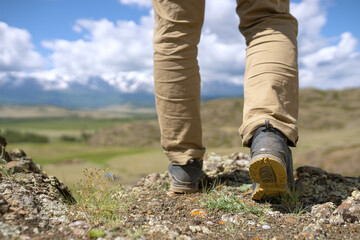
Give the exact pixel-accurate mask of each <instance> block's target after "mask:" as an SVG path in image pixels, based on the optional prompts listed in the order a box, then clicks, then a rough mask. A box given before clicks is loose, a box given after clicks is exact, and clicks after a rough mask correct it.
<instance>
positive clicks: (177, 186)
mask: <svg viewBox="0 0 360 240" xmlns="http://www.w3.org/2000/svg"><path fill="white" fill-rule="evenodd" d="M168 170H169V173H170V176H171V183H170V190H171V191H173V192H174V193H195V192H198V191H199V179H200V176H201V173H202V161H201V162H200V161H198V160H195V159H190V160H189V162H188V163H187V165H173V164H170V165H169V167H168Z"/></svg>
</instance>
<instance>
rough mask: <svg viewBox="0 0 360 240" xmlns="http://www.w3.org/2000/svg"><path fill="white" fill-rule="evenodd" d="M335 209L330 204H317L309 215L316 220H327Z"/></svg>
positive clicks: (333, 205) (332, 204)
mask: <svg viewBox="0 0 360 240" xmlns="http://www.w3.org/2000/svg"><path fill="white" fill-rule="evenodd" d="M335 208H336V207H335V204H334V203H332V202H327V203H323V204H318V205H315V206H313V207H312V208H311V214H312V215H313V216H315V217H316V218H328V217H330V215H331V214H332V212H333V211H334V210H335Z"/></svg>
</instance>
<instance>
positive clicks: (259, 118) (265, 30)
mask: <svg viewBox="0 0 360 240" xmlns="http://www.w3.org/2000/svg"><path fill="white" fill-rule="evenodd" d="M237 3H238V6H237V9H236V10H237V13H238V15H239V17H240V25H239V29H240V31H241V33H242V34H243V35H244V37H245V38H246V44H247V52H246V70H245V80H244V100H245V103H244V116H243V124H242V125H241V127H240V129H239V133H240V135H241V137H242V141H243V145H244V146H249V144H250V143H251V138H252V136H253V134H254V133H255V131H256V129H257V128H258V127H260V126H263V125H264V122H265V119H269V120H270V124H271V125H272V126H273V127H274V128H276V129H278V130H279V131H281V132H282V133H283V134H284V135H285V136H287V138H288V140H289V144H290V145H292V146H295V145H296V142H297V139H298V133H297V118H298V98H299V96H298V88H299V86H298V64H297V40H296V36H297V21H296V19H295V18H294V17H293V16H292V15H291V14H290V13H289V1H288V0H237Z"/></svg>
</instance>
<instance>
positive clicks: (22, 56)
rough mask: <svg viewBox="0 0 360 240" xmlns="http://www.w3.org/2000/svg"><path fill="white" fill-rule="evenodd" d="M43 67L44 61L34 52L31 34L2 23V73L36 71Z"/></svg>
mask: <svg viewBox="0 0 360 240" xmlns="http://www.w3.org/2000/svg"><path fill="white" fill-rule="evenodd" d="M43 65H44V60H43V58H42V57H41V55H40V54H39V53H38V52H36V51H35V50H34V45H33V44H32V42H31V36H30V34H29V33H28V32H27V31H26V30H24V29H19V28H15V27H11V26H9V25H7V24H6V23H4V22H0V72H7V71H23V70H34V69H38V68H41V67H43Z"/></svg>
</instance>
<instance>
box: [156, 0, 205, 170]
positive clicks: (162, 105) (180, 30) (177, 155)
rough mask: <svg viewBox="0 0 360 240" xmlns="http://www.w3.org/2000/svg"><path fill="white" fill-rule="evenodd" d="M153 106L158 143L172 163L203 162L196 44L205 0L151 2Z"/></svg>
mask: <svg viewBox="0 0 360 240" xmlns="http://www.w3.org/2000/svg"><path fill="white" fill-rule="evenodd" d="M153 5H154V10H155V27H154V81H155V101H156V108H157V113H158V118H159V124H160V131H161V144H162V147H163V149H164V151H165V154H166V155H167V157H168V158H169V160H170V161H171V162H172V163H173V164H177V165H185V164H186V163H187V161H188V160H189V159H191V158H193V159H202V157H203V155H204V152H205V148H204V147H203V145H202V132H201V131H202V129H201V120H200V75H199V67H198V62H197V59H196V58H197V45H198V43H199V40H200V34H201V28H202V24H203V19H204V8H205V1H204V0H181V1H177V0H153Z"/></svg>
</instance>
